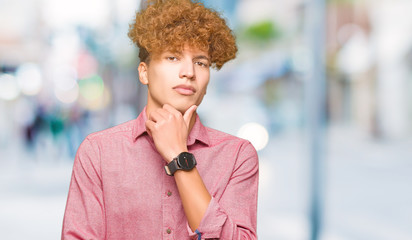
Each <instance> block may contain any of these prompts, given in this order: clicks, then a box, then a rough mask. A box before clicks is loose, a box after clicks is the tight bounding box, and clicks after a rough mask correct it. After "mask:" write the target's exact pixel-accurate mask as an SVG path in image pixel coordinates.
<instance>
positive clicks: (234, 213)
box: [191, 142, 259, 239]
mask: <svg viewBox="0 0 412 240" xmlns="http://www.w3.org/2000/svg"><path fill="white" fill-rule="evenodd" d="M258 171H259V170H258V157H257V153H256V150H255V149H254V148H253V146H252V145H251V144H250V143H247V142H245V143H244V144H242V146H241V147H240V149H239V151H238V156H237V161H236V165H235V168H234V170H233V173H232V176H231V178H230V180H229V182H228V184H227V186H226V188H225V191H224V192H223V194H221V195H219V196H213V198H212V200H211V202H210V204H209V207H208V209H207V211H206V213H205V215H204V217H203V219H202V222H201V223H200V226H199V228H198V231H199V232H200V233H201V235H202V239H219V238H220V239H257V234H256V227H257V226H256V225H257V194H258V178H259V177H258V176H259V174H258ZM215 197H216V198H215ZM191 236H195V233H191Z"/></svg>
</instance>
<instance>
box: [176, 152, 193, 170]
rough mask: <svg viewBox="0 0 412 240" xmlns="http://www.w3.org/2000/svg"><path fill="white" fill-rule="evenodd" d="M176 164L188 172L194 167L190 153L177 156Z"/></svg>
mask: <svg viewBox="0 0 412 240" xmlns="http://www.w3.org/2000/svg"><path fill="white" fill-rule="evenodd" d="M178 163H179V165H180V167H181V168H182V169H185V170H190V169H193V168H194V167H195V161H194V156H193V154H191V153H188V152H184V153H181V154H180V155H179V158H178Z"/></svg>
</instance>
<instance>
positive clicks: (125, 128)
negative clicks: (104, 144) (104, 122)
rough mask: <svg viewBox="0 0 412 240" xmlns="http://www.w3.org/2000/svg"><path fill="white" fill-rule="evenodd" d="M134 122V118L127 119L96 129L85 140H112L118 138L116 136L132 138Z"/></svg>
mask: <svg viewBox="0 0 412 240" xmlns="http://www.w3.org/2000/svg"><path fill="white" fill-rule="evenodd" d="M135 124H136V119H133V120H130V121H127V122H125V123H122V124H119V125H116V126H113V127H110V128H107V129H104V130H101V131H98V132H94V133H90V134H89V135H88V136H87V137H86V140H88V141H90V142H100V141H102V140H104V141H107V140H110V141H114V140H118V138H122V139H128V138H130V139H131V138H132V135H133V126H134V125H135Z"/></svg>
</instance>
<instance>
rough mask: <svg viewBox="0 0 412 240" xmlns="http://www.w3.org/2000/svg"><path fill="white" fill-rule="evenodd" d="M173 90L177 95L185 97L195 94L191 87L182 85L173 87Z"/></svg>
mask: <svg viewBox="0 0 412 240" xmlns="http://www.w3.org/2000/svg"><path fill="white" fill-rule="evenodd" d="M173 89H174V90H175V91H176V92H178V93H179V94H181V95H185V96H190V95H193V94H195V92H196V89H194V88H193V87H192V86H190V85H184V84H181V85H178V86H176V87H174V88H173Z"/></svg>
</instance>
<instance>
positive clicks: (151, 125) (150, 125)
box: [145, 120, 156, 137]
mask: <svg viewBox="0 0 412 240" xmlns="http://www.w3.org/2000/svg"><path fill="white" fill-rule="evenodd" d="M145 125H146V131H147V133H148V134H149V136H150V137H152V129H154V128H155V125H156V123H155V122H153V121H151V120H146V122H145Z"/></svg>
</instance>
